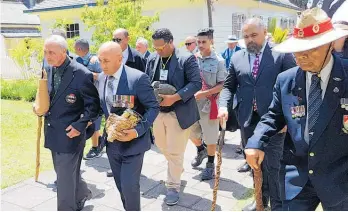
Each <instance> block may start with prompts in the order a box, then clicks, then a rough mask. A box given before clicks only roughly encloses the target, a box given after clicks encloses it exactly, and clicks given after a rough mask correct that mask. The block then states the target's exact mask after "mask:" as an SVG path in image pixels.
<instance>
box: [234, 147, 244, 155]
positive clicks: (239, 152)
mask: <svg viewBox="0 0 348 212" xmlns="http://www.w3.org/2000/svg"><path fill="white" fill-rule="evenodd" d="M235 153H237V154H240V155H241V154H242V153H243V150H242V148H240V147H238V148H237V149H236V151H235Z"/></svg>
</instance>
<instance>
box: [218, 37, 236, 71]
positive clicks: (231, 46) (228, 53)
mask: <svg viewBox="0 0 348 212" xmlns="http://www.w3.org/2000/svg"><path fill="white" fill-rule="evenodd" d="M225 43H226V44H227V48H226V49H225V51H223V52H222V53H221V56H222V57H223V58H224V59H225V65H226V68H228V66H229V65H230V62H231V57H232V55H233V54H234V53H235V52H237V51H239V50H240V47H239V46H238V39H237V37H236V36H235V35H229V36H228V38H227V40H225Z"/></svg>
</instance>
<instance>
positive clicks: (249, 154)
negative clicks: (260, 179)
mask: <svg viewBox="0 0 348 212" xmlns="http://www.w3.org/2000/svg"><path fill="white" fill-rule="evenodd" d="M244 153H245V156H246V161H247V163H248V164H249V166H250V167H251V168H252V169H254V170H258V169H260V165H261V163H262V161H263V159H264V158H265V152H263V151H261V150H259V149H245V150H244Z"/></svg>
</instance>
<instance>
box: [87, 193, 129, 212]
mask: <svg viewBox="0 0 348 212" xmlns="http://www.w3.org/2000/svg"><path fill="white" fill-rule="evenodd" d="M88 204H89V205H105V206H108V207H111V208H116V209H117V210H124V209H123V204H122V200H121V196H120V193H119V192H118V190H116V189H110V190H108V191H106V192H105V193H102V194H100V195H99V196H96V197H95V198H93V199H92V200H91V201H90V202H89V203H88Z"/></svg>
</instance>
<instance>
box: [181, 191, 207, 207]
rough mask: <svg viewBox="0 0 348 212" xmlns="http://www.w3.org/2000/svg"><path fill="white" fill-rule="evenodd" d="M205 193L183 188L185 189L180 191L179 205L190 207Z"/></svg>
mask: <svg viewBox="0 0 348 212" xmlns="http://www.w3.org/2000/svg"><path fill="white" fill-rule="evenodd" d="M205 194H206V192H203V191H199V190H196V189H192V188H188V187H185V188H183V191H182V192H180V199H179V202H178V205H180V206H183V207H186V208H190V207H192V206H193V205H194V204H196V203H197V202H198V201H200V200H201V199H202V197H203V196H204V195H205Z"/></svg>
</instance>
